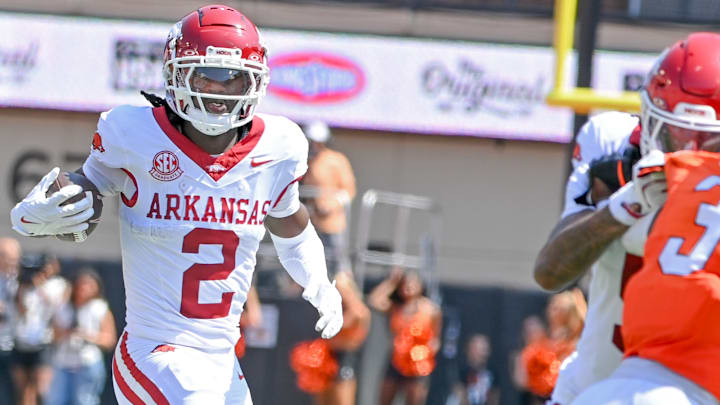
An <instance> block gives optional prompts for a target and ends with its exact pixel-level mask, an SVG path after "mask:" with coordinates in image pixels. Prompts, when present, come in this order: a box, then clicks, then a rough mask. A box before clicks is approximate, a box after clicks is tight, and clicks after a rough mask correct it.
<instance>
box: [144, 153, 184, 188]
mask: <svg viewBox="0 0 720 405" xmlns="http://www.w3.org/2000/svg"><path fill="white" fill-rule="evenodd" d="M152 164H153V167H152V169H150V175H151V176H153V177H154V178H155V179H157V180H160V181H172V180H175V179H177V178H178V177H180V176H182V174H183V171H182V169H180V161H179V160H178V157H177V156H176V155H175V154H174V153H172V152H170V151H167V150H164V151H162V152H158V153H157V154H155V157H154V158H153V162H152Z"/></svg>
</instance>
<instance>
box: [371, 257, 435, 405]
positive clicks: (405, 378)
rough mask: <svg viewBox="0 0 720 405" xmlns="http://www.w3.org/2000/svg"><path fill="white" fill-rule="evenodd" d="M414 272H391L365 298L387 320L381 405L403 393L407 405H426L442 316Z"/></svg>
mask: <svg viewBox="0 0 720 405" xmlns="http://www.w3.org/2000/svg"><path fill="white" fill-rule="evenodd" d="M424 290H425V288H424V286H423V282H422V279H421V278H420V276H419V275H418V273H417V272H414V271H405V270H403V269H401V268H393V269H392V270H391V271H390V275H389V276H388V278H387V279H385V280H383V281H382V282H381V283H380V284H379V285H378V286H377V287H375V289H373V291H372V292H371V293H370V295H369V296H368V303H369V304H370V306H371V307H372V308H374V309H376V310H378V311H381V312H385V313H387V314H388V315H389V317H390V331H391V332H392V335H393V344H392V353H391V359H390V364H389V366H388V369H387V372H386V374H385V378H384V379H383V382H382V386H381V387H380V402H379V403H380V405H390V404H391V403H392V402H393V400H394V399H395V396H396V395H397V394H398V393H399V392H402V393H403V394H404V395H405V403H406V404H407V405H420V404H424V403H425V398H426V397H427V392H428V380H429V376H430V373H432V371H433V370H434V368H435V354H436V353H437V351H438V349H439V348H440V332H441V323H442V314H441V312H440V308H439V307H438V306H437V305H436V304H435V303H434V302H433V301H431V300H430V299H429V298H427V297H426V296H425V292H424Z"/></svg>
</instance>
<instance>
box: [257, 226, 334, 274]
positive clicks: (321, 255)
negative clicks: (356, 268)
mask: <svg viewBox="0 0 720 405" xmlns="http://www.w3.org/2000/svg"><path fill="white" fill-rule="evenodd" d="M270 237H271V238H272V241H273V244H274V245H275V250H276V251H277V254H278V258H279V259H280V263H282V265H283V267H285V270H286V271H287V272H288V274H290V277H292V279H293V280H295V282H296V283H298V284H300V285H301V286H302V287H303V288H305V287H307V286H308V284H309V283H310V281H311V280H313V281H316V282H322V281H327V266H326V264H325V249H324V248H323V244H322V241H321V240H320V237H318V234H317V232H316V231H315V227H314V226H313V225H312V224H311V223H309V222H308V225H307V227H306V228H305V229H304V230H303V231H302V232H300V234H299V235H297V236H293V237H292V238H281V237H279V236H276V235H273V234H272V232H271V233H270Z"/></svg>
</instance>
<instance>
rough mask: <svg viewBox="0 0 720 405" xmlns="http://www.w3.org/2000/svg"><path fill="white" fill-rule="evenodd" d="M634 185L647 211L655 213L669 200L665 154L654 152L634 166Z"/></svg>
mask: <svg viewBox="0 0 720 405" xmlns="http://www.w3.org/2000/svg"><path fill="white" fill-rule="evenodd" d="M633 183H635V192H636V193H637V197H638V200H639V201H640V203H641V204H642V205H643V209H644V210H646V211H654V210H656V209H658V208H660V207H662V206H663V204H665V200H667V181H666V180H665V154H664V153H662V152H661V151H659V150H653V151H651V152H650V153H648V154H647V155H645V156H643V157H642V159H640V160H638V162H637V163H635V166H633Z"/></svg>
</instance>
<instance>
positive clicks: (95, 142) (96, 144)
mask: <svg viewBox="0 0 720 405" xmlns="http://www.w3.org/2000/svg"><path fill="white" fill-rule="evenodd" d="M92 148H93V150H96V151H98V152H101V153H102V152H105V148H104V147H103V144H102V137H101V136H100V134H99V133H97V132H95V133H94V134H93V137H92Z"/></svg>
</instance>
